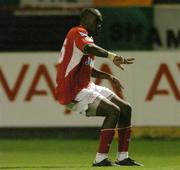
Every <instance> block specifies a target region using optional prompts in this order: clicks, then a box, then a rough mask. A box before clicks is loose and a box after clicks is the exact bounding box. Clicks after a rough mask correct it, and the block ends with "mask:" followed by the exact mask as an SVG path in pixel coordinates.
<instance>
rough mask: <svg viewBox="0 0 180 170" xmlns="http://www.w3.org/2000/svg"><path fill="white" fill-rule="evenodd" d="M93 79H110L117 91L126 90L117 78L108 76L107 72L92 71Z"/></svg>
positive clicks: (94, 69)
mask: <svg viewBox="0 0 180 170" xmlns="http://www.w3.org/2000/svg"><path fill="white" fill-rule="evenodd" d="M91 77H94V78H99V79H108V80H109V81H110V82H111V83H113V84H114V86H115V88H116V89H117V90H121V89H124V87H123V86H122V84H121V83H120V81H119V80H118V79H117V78H116V77H115V76H113V75H111V74H108V73H106V72H103V71H100V70H97V69H96V68H93V69H92V74H91Z"/></svg>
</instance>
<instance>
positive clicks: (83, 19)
mask: <svg viewBox="0 0 180 170" xmlns="http://www.w3.org/2000/svg"><path fill="white" fill-rule="evenodd" d="M89 14H93V15H95V16H97V17H98V18H99V19H100V20H101V21H102V16H101V13H100V12H99V10H98V9H95V8H84V9H83V10H82V11H81V13H80V20H81V22H86V20H87V18H88V17H89Z"/></svg>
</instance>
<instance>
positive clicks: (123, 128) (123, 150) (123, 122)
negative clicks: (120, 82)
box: [111, 95, 141, 166]
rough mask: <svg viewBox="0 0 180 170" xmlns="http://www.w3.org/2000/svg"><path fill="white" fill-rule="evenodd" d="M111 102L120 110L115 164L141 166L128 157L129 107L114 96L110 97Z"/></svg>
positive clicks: (129, 133)
mask: <svg viewBox="0 0 180 170" xmlns="http://www.w3.org/2000/svg"><path fill="white" fill-rule="evenodd" d="M111 101H112V102H113V103H114V104H116V105H117V106H119V108H120V109H121V113H120V116H119V120H118V152H117V164H118V165H125V166H133V165H137V166H141V164H139V163H137V162H135V161H134V160H132V159H130V158H129V156H128V149H129V142H130V137H131V112H132V109H131V106H130V104H129V103H127V102H126V101H124V100H123V99H121V98H119V97H118V96H116V95H115V96H113V97H112V99H111Z"/></svg>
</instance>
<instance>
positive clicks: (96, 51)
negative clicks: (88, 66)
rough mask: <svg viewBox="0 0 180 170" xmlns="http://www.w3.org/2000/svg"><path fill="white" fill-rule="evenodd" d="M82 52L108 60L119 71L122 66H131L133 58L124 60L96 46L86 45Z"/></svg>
mask: <svg viewBox="0 0 180 170" xmlns="http://www.w3.org/2000/svg"><path fill="white" fill-rule="evenodd" d="M83 52H84V53H86V54H90V55H95V56H98V57H104V58H109V59H110V60H112V61H113V63H114V64H115V65H116V66H118V67H119V68H120V69H122V70H124V67H123V65H122V64H133V62H134V58H124V57H122V56H120V55H117V54H115V53H112V52H109V51H107V50H105V49H103V48H101V47H99V46H97V45H96V44H86V45H85V46H84V48H83Z"/></svg>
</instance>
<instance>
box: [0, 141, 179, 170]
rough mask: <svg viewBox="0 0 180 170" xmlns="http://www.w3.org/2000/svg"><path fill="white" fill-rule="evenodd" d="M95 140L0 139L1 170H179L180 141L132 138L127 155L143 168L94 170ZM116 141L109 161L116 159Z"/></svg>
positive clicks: (96, 142)
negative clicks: (141, 164) (142, 165)
mask: <svg viewBox="0 0 180 170" xmlns="http://www.w3.org/2000/svg"><path fill="white" fill-rule="evenodd" d="M97 145H98V141H97V140H83V139H81V140H80V139H79V140H62V139H24V140H23V139H9V140H8V139H0V169H9V170H14V169H18V170H19V169H20V170H42V169H44V170H51V169H52V170H55V169H59V170H91V169H92V170H93V169H107V170H113V169H118V168H119V169H122V170H130V169H132V170H180V139H179V140H178V139H177V140H159V139H158V140H148V139H146V140H145V139H133V140H132V141H131V145H130V151H129V154H130V156H131V157H132V158H135V159H136V160H137V161H139V162H141V163H143V164H144V167H106V168H98V167H97V168H94V167H91V163H92V161H93V159H94V156H95V152H96V148H97ZM116 147H117V141H116V140H115V141H114V142H113V143H112V147H111V150H110V155H109V158H110V159H111V160H114V159H115V155H116Z"/></svg>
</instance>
